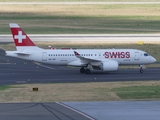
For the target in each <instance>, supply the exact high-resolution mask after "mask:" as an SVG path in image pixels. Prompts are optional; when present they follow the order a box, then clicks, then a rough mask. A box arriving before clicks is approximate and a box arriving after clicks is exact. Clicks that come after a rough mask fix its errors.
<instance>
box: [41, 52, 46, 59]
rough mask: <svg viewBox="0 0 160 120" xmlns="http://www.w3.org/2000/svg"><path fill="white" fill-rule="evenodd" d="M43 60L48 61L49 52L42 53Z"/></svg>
mask: <svg viewBox="0 0 160 120" xmlns="http://www.w3.org/2000/svg"><path fill="white" fill-rule="evenodd" d="M42 61H47V53H46V52H43V53H42Z"/></svg>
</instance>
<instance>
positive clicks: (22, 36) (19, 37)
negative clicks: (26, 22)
mask: <svg viewBox="0 0 160 120" xmlns="http://www.w3.org/2000/svg"><path fill="white" fill-rule="evenodd" d="M9 26H10V29H11V32H12V36H13V39H14V43H15V45H16V46H36V45H35V44H34V43H33V42H32V40H31V39H30V38H29V37H28V36H27V34H26V33H25V32H24V31H23V30H22V29H21V27H20V26H19V25H18V24H16V23H10V24H9Z"/></svg>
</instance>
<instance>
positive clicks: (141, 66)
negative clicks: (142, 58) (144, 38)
mask: <svg viewBox="0 0 160 120" xmlns="http://www.w3.org/2000/svg"><path fill="white" fill-rule="evenodd" d="M143 66H144V65H140V66H139V67H140V73H143V72H144V70H143Z"/></svg>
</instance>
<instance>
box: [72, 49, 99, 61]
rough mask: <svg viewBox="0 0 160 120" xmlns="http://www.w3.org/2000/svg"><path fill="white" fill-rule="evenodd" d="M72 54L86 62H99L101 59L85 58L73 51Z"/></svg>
mask: <svg viewBox="0 0 160 120" xmlns="http://www.w3.org/2000/svg"><path fill="white" fill-rule="evenodd" d="M74 54H75V56H76V57H77V58H79V59H80V60H81V61H86V62H101V61H102V59H92V58H87V57H83V56H81V55H80V54H79V53H78V52H76V51H74Z"/></svg>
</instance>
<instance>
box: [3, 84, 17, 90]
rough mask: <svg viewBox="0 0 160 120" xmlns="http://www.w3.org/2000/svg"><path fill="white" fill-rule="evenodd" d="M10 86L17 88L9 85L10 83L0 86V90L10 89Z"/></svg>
mask: <svg viewBox="0 0 160 120" xmlns="http://www.w3.org/2000/svg"><path fill="white" fill-rule="evenodd" d="M10 88H17V87H15V86H10V85H5V86H0V91H4V90H7V89H10Z"/></svg>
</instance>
